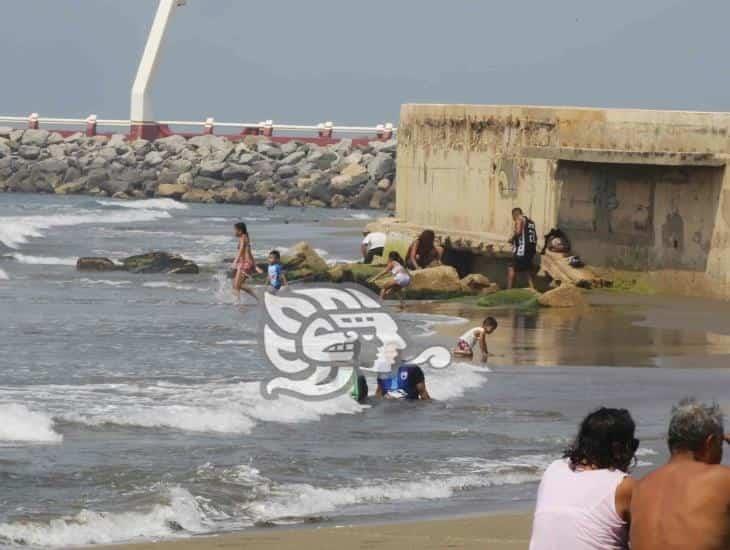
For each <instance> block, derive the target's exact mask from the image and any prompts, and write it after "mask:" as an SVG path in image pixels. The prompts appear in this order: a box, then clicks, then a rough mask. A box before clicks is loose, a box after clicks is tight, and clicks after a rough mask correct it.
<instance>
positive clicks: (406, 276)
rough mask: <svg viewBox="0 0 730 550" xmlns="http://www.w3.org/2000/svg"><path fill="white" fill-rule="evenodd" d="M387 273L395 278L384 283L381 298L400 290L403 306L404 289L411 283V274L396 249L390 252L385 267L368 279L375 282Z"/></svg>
mask: <svg viewBox="0 0 730 550" xmlns="http://www.w3.org/2000/svg"><path fill="white" fill-rule="evenodd" d="M386 273H390V274H391V275H393V278H392V279H391V280H390V281H386V282H385V283H384V284H383V288H382V289H381V290H380V299H381V300H385V298H386V297H387V296H388V295H389V294H390V293H391V292H394V291H396V290H400V299H401V306H403V289H404V288H406V287H407V286H408V285H410V284H411V274H410V273H408V270H407V269H406V267H405V262H404V261H403V258H401V255H400V254H398V252H396V251H395V250H392V251H391V252H390V254H388V264H387V265H386V266H385V269H383V271H381V272H380V273H378V274H377V275H375V276H374V277H371V278H370V279H368V282H370V283H374V282H375V281H377V280H378V279H380V277H382V276H383V275H385V274H386Z"/></svg>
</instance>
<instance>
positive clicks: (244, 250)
mask: <svg viewBox="0 0 730 550" xmlns="http://www.w3.org/2000/svg"><path fill="white" fill-rule="evenodd" d="M234 228H235V231H236V237H238V254H237V255H236V259H235V260H233V268H234V269H235V270H236V275H235V277H234V278H233V293H234V295H235V296H236V299H237V300H240V299H241V291H242V290H243V291H244V292H245V293H246V294H248V295H249V296H251V297H252V298H253V299H254V300H256V301H257V302H258V301H259V299H258V298H257V297H256V294H254V291H253V290H252V289H251V288H250V287H248V286H247V285H246V280H247V279H248V278H249V277H250V276H251V275H253V274H254V273H263V271H261V269H260V268H259V267H258V266H257V265H256V262H254V259H253V254H252V253H251V241H250V239H249V236H248V229H247V228H246V224H245V223H243V222H239V223H237V224H236V225H235V226H234Z"/></svg>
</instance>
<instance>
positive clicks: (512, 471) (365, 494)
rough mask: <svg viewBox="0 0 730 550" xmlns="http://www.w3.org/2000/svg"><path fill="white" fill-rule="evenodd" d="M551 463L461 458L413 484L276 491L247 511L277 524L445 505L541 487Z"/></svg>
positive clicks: (536, 458) (292, 487)
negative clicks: (472, 494) (505, 489)
mask: <svg viewBox="0 0 730 550" xmlns="http://www.w3.org/2000/svg"><path fill="white" fill-rule="evenodd" d="M551 460H552V459H551V458H550V457H547V456H545V455H527V456H518V457H515V458H511V459H507V460H502V461H497V460H487V459H482V458H475V457H457V458H454V459H450V460H448V466H447V467H444V468H441V469H435V470H432V471H427V472H423V473H418V474H417V475H413V476H410V477H411V478H412V479H392V480H386V481H384V482H382V483H370V484H363V485H350V486H344V487H335V488H323V487H316V486H313V485H309V484H305V483H296V484H284V485H280V486H276V485H274V486H272V487H271V491H270V495H269V496H268V497H267V498H265V499H263V500H261V501H258V502H254V503H252V504H251V505H250V506H249V508H248V510H247V511H248V513H250V514H251V515H252V516H253V517H254V518H255V519H256V520H257V521H273V522H276V521H277V520H289V519H292V518H302V517H307V516H313V515H317V514H325V513H329V512H335V511H340V510H342V509H343V508H347V507H352V506H358V505H366V504H380V503H387V502H408V501H418V500H437V499H445V498H450V497H452V496H454V494H456V493H458V492H460V491H464V490H469V489H478V488H484V487H494V486H502V485H520V484H523V483H530V482H535V481H539V479H540V476H541V475H542V472H543V471H544V470H545V468H546V467H547V466H548V465H549V464H550V462H551ZM454 472H458V473H454Z"/></svg>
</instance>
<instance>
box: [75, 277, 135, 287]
mask: <svg viewBox="0 0 730 550" xmlns="http://www.w3.org/2000/svg"><path fill="white" fill-rule="evenodd" d="M79 281H80V282H81V283H82V284H85V285H104V286H114V287H119V286H127V285H131V284H132V281H124V280H122V281H110V280H108V279H87V278H86V277H84V278H82V279H80V280H79Z"/></svg>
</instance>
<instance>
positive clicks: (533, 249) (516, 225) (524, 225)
mask: <svg viewBox="0 0 730 550" xmlns="http://www.w3.org/2000/svg"><path fill="white" fill-rule="evenodd" d="M512 221H513V231H512V236H511V237H510V242H511V243H512V263H511V264H510V266H509V268H508V271H507V288H508V289H509V288H512V287H514V285H515V282H516V279H517V274H518V273H526V274H527V282H528V284H529V285H530V288H532V289H534V288H535V279H534V272H533V271H534V268H533V262H534V260H535V254H536V253H537V229H536V227H535V222H533V221H532V220H531V219H530V218H528V217H527V216H525V214H524V213H523V212H522V209H521V208H513V209H512Z"/></svg>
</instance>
